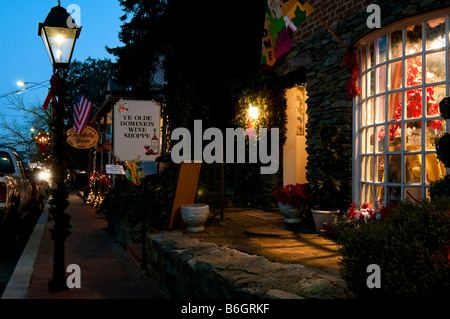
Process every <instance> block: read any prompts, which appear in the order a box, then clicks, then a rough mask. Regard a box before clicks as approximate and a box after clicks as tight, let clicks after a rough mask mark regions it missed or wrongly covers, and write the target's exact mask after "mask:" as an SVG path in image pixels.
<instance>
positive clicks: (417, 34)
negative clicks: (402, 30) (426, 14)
mask: <svg viewBox="0 0 450 319" xmlns="http://www.w3.org/2000/svg"><path fill="white" fill-rule="evenodd" d="M405 49H406V54H408V55H409V54H414V53H417V52H420V51H422V23H418V24H416V25H412V26H409V27H407V28H406V48H405Z"/></svg>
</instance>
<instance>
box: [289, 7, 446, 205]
mask: <svg viewBox="0 0 450 319" xmlns="http://www.w3.org/2000/svg"><path fill="white" fill-rule="evenodd" d="M315 2H317V1H315ZM323 2H332V1H323ZM323 2H322V1H321V3H323ZM335 2H336V3H338V4H339V3H340V2H342V1H335ZM349 2H351V3H352V6H353V7H352V8H351V10H349V11H348V12H354V13H353V14H351V15H349V16H347V17H345V18H342V19H340V20H338V21H336V22H334V23H332V24H331V28H332V30H333V31H334V33H335V34H336V35H337V36H338V37H339V39H340V40H341V41H343V42H344V43H345V45H346V46H347V47H348V49H349V50H354V49H355V48H354V47H352V45H354V43H355V42H357V40H358V39H360V38H361V37H363V36H364V35H366V34H368V33H370V32H372V31H376V30H377V29H369V28H368V27H367V24H366V21H367V17H368V16H369V15H370V13H367V12H366V8H367V7H366V4H367V1H349ZM371 3H376V4H378V5H379V6H380V8H381V27H382V28H383V27H384V26H387V25H388V24H390V23H392V22H395V21H398V20H401V19H404V18H407V17H410V16H413V15H419V14H421V13H425V12H428V11H433V10H437V9H440V8H443V7H447V6H449V3H448V1H443V0H440V1H433V0H410V1H371ZM311 4H312V5H313V7H314V8H315V9H316V12H317V14H320V11H319V9H318V8H320V7H318V6H314V3H313V1H311ZM357 8H360V9H359V10H356V9H357ZM336 10H337V9H336ZM352 10H353V11H352ZM322 13H323V12H322ZM308 19H311V20H310V21H309V22H308V23H309V24H312V23H314V25H316V22H314V21H315V20H317V18H315V17H314V16H310V17H308ZM308 19H307V20H308ZM330 19H331V18H330ZM329 21H331V20H329ZM307 27H308V24H306V25H305V28H307ZM317 30H318V31H316V32H315V33H313V34H312V35H311V36H309V37H307V38H304V39H302V40H301V41H299V42H298V43H297V44H296V46H295V48H294V50H295V51H296V55H297V56H308V57H309V60H308V63H307V64H306V65H305V66H304V72H305V75H306V84H307V95H308V99H307V100H306V103H307V104H308V111H307V113H308V123H307V126H306V131H307V152H308V154H309V156H308V164H307V170H308V172H307V178H308V181H310V182H311V181H312V180H314V179H315V178H316V177H317V175H318V169H317V168H318V165H317V159H316V158H314V156H313V155H312V154H313V150H314V149H315V148H316V147H318V146H319V144H320V138H319V133H320V128H321V127H322V126H323V125H324V124H331V125H335V126H336V127H338V128H340V129H341V131H342V133H343V138H342V140H341V141H340V143H339V146H338V149H337V151H338V154H339V155H340V156H341V157H342V160H341V161H340V163H339V164H338V165H336V169H335V171H334V175H335V177H337V178H339V179H341V180H342V181H343V182H344V183H346V185H345V188H346V193H347V196H346V201H347V202H349V203H350V202H351V190H352V185H351V176H352V116H353V103H352V100H351V99H348V98H347V97H346V91H345V85H346V84H347V83H348V82H349V80H350V73H349V70H348V69H347V68H346V66H345V64H344V53H345V51H347V48H345V47H344V46H343V45H342V44H341V43H340V41H339V40H337V39H336V38H335V37H334V36H333V35H332V34H331V32H329V31H328V30H327V29H326V28H323V26H322V27H319V26H317ZM298 32H299V34H298V35H296V38H297V39H301V38H302V35H304V34H306V33H305V32H306V31H303V33H302V31H301V28H300V29H299V31H298Z"/></svg>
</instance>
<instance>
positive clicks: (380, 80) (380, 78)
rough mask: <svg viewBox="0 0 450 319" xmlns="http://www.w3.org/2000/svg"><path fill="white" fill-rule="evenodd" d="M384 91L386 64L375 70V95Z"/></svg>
mask: <svg viewBox="0 0 450 319" xmlns="http://www.w3.org/2000/svg"><path fill="white" fill-rule="evenodd" d="M385 91H386V64H383V65H382V66H380V67H378V68H377V93H381V92H385Z"/></svg>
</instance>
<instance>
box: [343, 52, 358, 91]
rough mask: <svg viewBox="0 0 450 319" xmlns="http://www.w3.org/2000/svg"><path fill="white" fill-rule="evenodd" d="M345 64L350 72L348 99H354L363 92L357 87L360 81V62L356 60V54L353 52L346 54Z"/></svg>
mask: <svg viewBox="0 0 450 319" xmlns="http://www.w3.org/2000/svg"><path fill="white" fill-rule="evenodd" d="M344 63H345V66H346V67H347V69H349V70H350V82H349V83H347V85H346V86H345V90H346V95H347V98H348V99H351V98H353V97H354V96H355V95H358V94H360V93H361V90H360V89H359V88H358V87H356V81H357V80H358V72H359V67H358V62H357V60H356V53H355V52H353V51H347V52H345V56H344Z"/></svg>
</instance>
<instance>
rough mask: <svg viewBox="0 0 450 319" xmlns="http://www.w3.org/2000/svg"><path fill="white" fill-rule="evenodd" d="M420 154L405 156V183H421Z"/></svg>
mask: <svg viewBox="0 0 450 319" xmlns="http://www.w3.org/2000/svg"><path fill="white" fill-rule="evenodd" d="M421 156H422V155H420V154H414V155H405V183H408V184H417V183H421V182H422V164H421V162H422V161H421V160H420V157H421Z"/></svg>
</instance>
